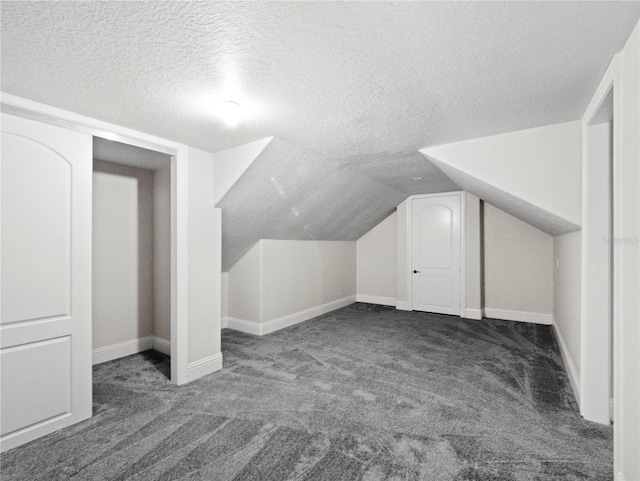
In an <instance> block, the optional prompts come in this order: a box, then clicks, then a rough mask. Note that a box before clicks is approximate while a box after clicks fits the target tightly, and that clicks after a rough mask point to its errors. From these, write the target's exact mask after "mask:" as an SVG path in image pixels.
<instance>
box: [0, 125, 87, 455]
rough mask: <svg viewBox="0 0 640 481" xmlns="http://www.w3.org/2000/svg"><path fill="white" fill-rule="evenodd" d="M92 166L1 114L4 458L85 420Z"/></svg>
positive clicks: (73, 144)
mask: <svg viewBox="0 0 640 481" xmlns="http://www.w3.org/2000/svg"><path fill="white" fill-rule="evenodd" d="M91 157H92V141H91V136H89V135H86V134H81V133H78V132H73V131H70V130H66V129H63V128H60V127H54V126H51V125H47V124H42V123H39V122H35V121H33V120H28V119H23V118H20V117H14V116H12V115H6V114H2V160H1V162H2V163H1V164H0V167H1V176H2V178H1V189H2V190H1V201H2V206H1V209H2V223H1V231H0V232H1V245H2V252H1V255H0V256H1V260H2V268H1V275H2V277H1V282H2V285H1V295H2V310H1V314H2V315H1V319H0V334H1V338H2V344H1V349H0V360H1V362H2V380H1V388H2V397H1V403H2V404H1V407H0V414H1V427H0V432H1V437H0V447H1V449H2V451H5V450H7V449H10V448H12V447H14V446H17V445H19V444H22V443H25V442H28V441H30V440H32V439H35V438H37V437H40V436H43V435H45V434H48V433H50V432H52V431H55V430H56V429H59V428H61V427H64V426H68V425H70V424H73V423H76V422H78V421H81V420H83V419H86V418H88V417H90V416H91V167H92V159H91Z"/></svg>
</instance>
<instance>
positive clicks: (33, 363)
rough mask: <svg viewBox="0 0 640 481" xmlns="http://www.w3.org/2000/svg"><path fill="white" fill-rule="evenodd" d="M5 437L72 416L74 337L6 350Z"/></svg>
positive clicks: (3, 403) (4, 374) (4, 385)
mask: <svg viewBox="0 0 640 481" xmlns="http://www.w3.org/2000/svg"><path fill="white" fill-rule="evenodd" d="M0 356H1V358H2V398H1V402H2V411H3V414H4V412H7V413H11V415H10V416H6V417H5V416H4V415H3V416H2V435H3V436H4V435H5V434H7V433H11V432H14V431H17V430H19V429H20V428H22V427H25V426H32V425H34V424H37V423H40V422H42V421H46V420H48V419H51V418H53V417H55V416H64V415H68V414H70V413H71V336H65V337H60V338H58V339H49V340H46V341H40V342H31V343H28V344H23V345H21V346H16V347H10V348H7V349H3V350H2V353H1V354H0Z"/></svg>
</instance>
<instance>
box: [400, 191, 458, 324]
mask: <svg viewBox="0 0 640 481" xmlns="http://www.w3.org/2000/svg"><path fill="white" fill-rule="evenodd" d="M460 219H461V205H460V196H459V195H454V196H442V197H428V198H418V199H413V200H412V201H411V269H412V283H411V284H412V301H411V302H412V309H413V310H414V311H427V312H437V313H440V314H455V315H460V290H461V289H460V280H461V272H460V271H461V266H462V259H461V253H462V251H461V238H460V232H461V231H460Z"/></svg>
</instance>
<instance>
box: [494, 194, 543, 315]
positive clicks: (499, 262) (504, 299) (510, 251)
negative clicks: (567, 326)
mask: <svg viewBox="0 0 640 481" xmlns="http://www.w3.org/2000/svg"><path fill="white" fill-rule="evenodd" d="M484 307H485V309H500V310H507V311H520V312H529V313H537V314H548V315H550V314H551V313H552V311H553V238H552V237H551V236H549V235H548V234H545V233H544V232H542V231H539V230H538V229H536V228H535V227H532V226H530V225H528V224H526V223H525V222H522V221H521V220H519V219H516V218H515V217H513V216H511V215H509V214H507V213H505V212H502V211H501V210H500V209H497V208H496V207H493V206H492V205H490V204H487V203H485V204H484ZM487 316H488V317H490V315H489V313H487ZM549 321H550V317H549Z"/></svg>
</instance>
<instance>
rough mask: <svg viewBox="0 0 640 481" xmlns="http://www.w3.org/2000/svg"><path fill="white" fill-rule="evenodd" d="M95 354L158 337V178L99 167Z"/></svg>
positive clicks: (96, 170)
mask: <svg viewBox="0 0 640 481" xmlns="http://www.w3.org/2000/svg"><path fill="white" fill-rule="evenodd" d="M92 258H93V261H92V268H93V286H92V288H93V294H92V295H93V329H92V332H93V349H96V348H100V347H105V346H108V345H111V344H116V343H120V342H124V341H130V340H134V339H138V338H140V337H146V336H149V335H151V334H152V332H153V174H152V173H151V171H148V170H143V169H137V168H133V167H126V166H122V165H117V164H112V163H107V162H101V161H94V173H93V257H92Z"/></svg>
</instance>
